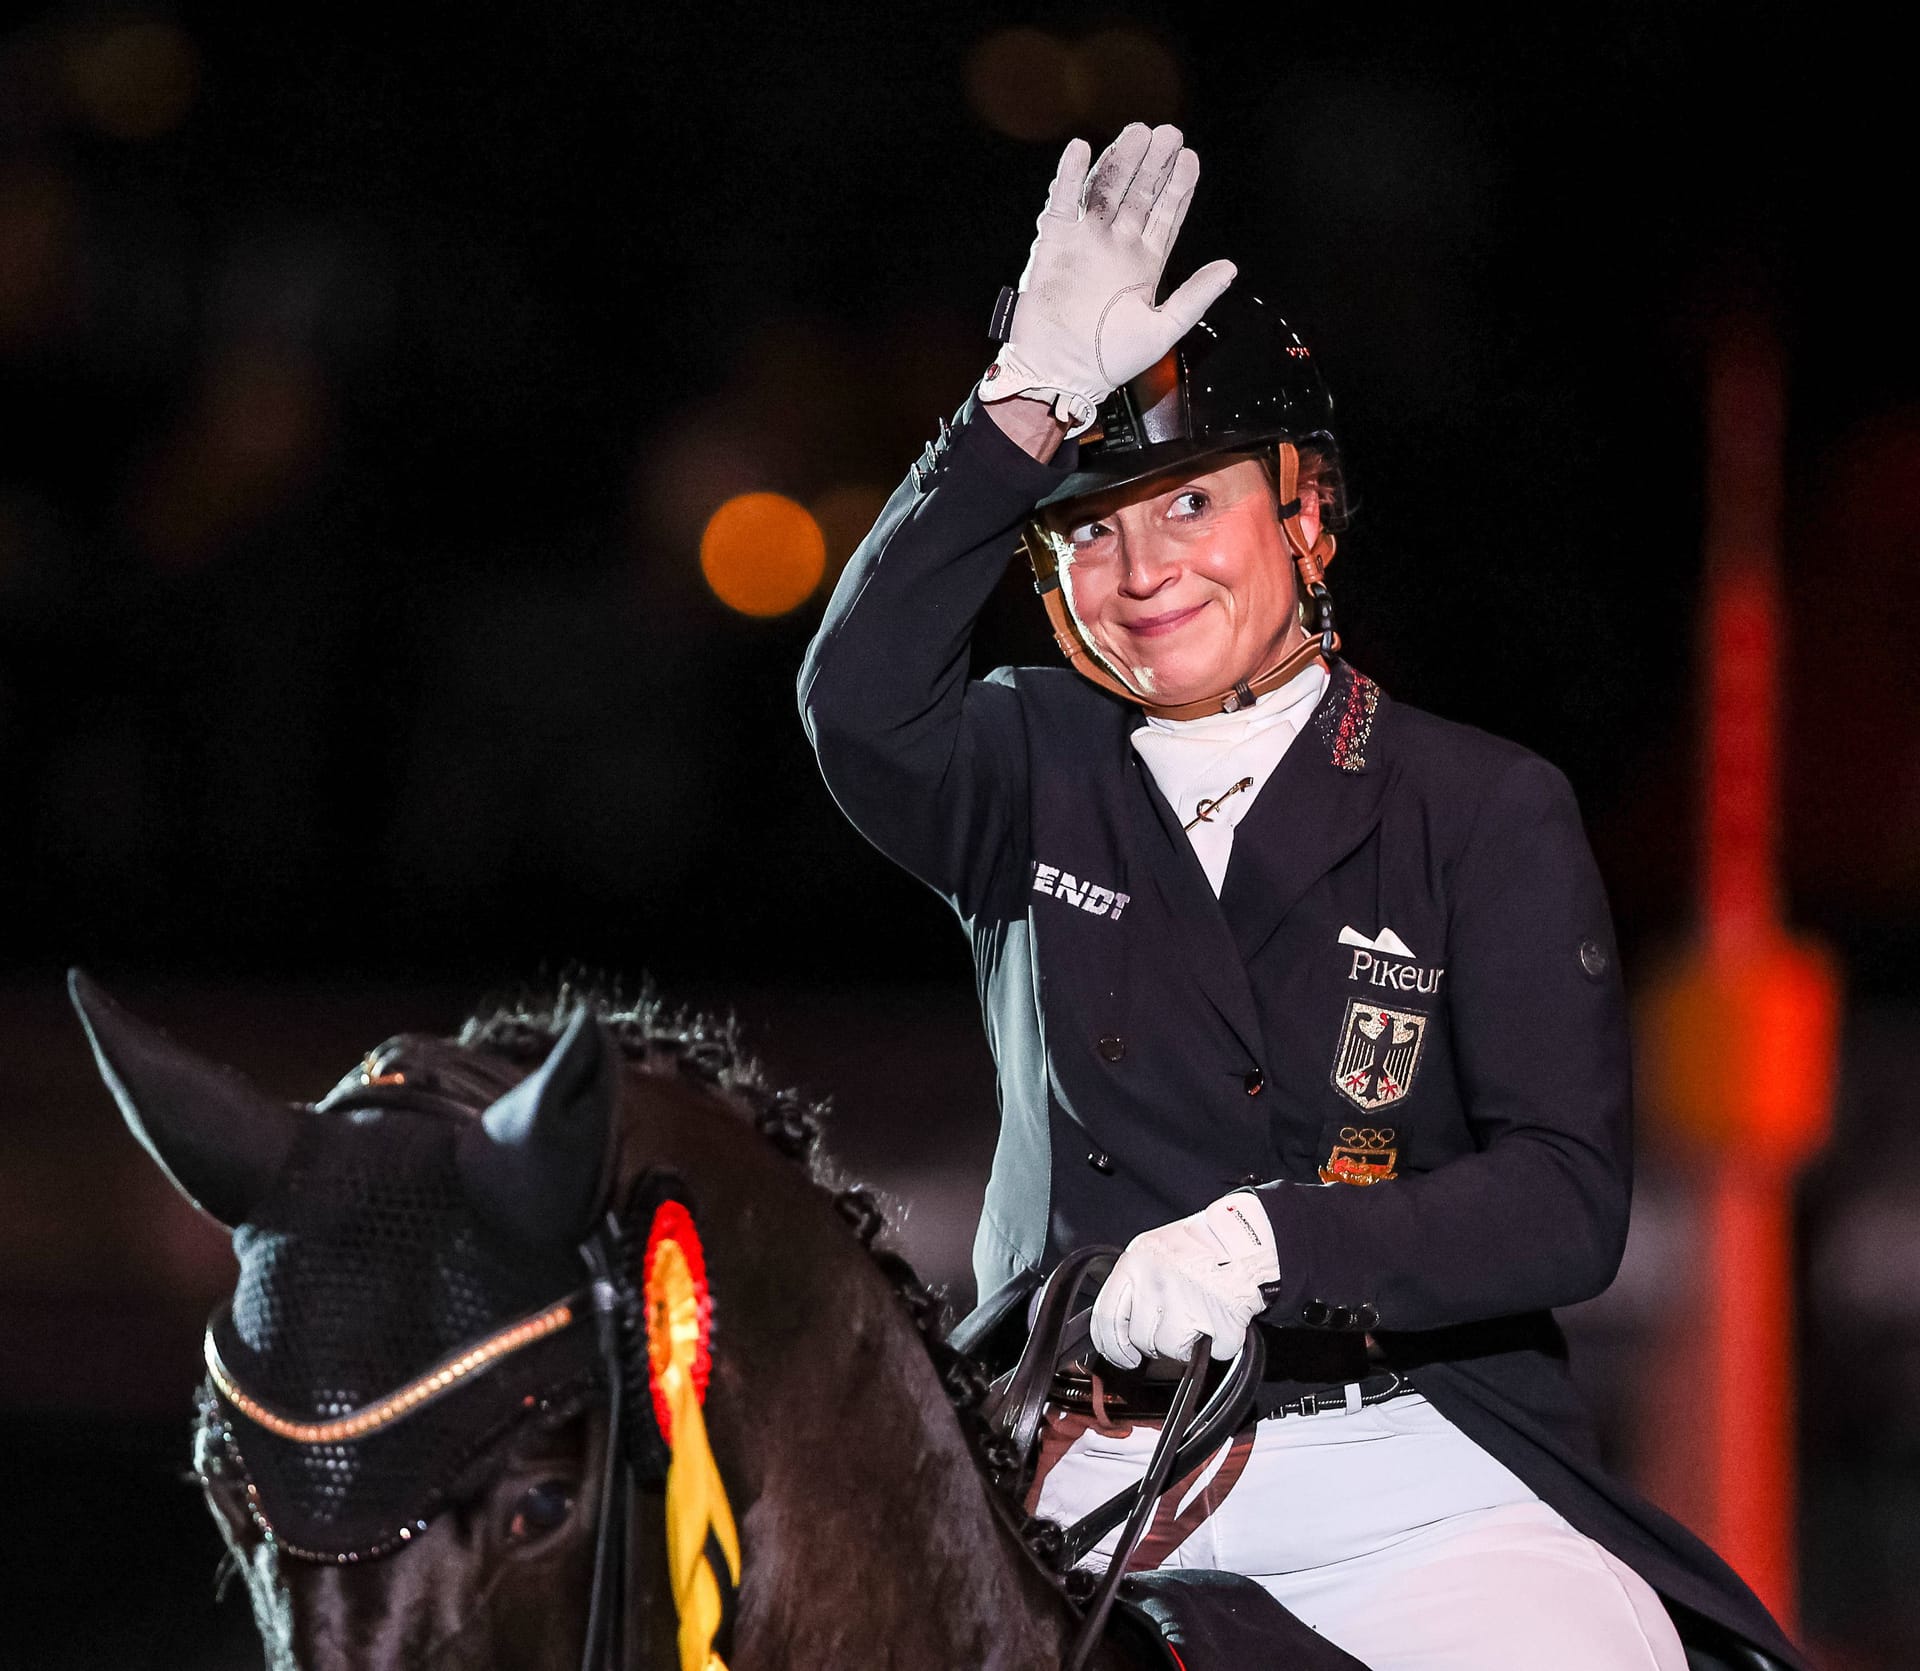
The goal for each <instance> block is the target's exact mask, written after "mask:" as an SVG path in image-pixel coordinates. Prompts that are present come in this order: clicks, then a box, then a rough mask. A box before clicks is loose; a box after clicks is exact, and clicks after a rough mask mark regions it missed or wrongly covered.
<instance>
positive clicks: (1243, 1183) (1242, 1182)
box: [1234, 1172, 1260, 1189]
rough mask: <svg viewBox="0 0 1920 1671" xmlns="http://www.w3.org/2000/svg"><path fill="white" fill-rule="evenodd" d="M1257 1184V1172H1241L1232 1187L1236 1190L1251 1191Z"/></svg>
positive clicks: (1258, 1176) (1258, 1175)
mask: <svg viewBox="0 0 1920 1671" xmlns="http://www.w3.org/2000/svg"><path fill="white" fill-rule="evenodd" d="M1259 1182H1260V1174H1259V1173H1258V1172H1242V1173H1241V1174H1240V1176H1239V1178H1238V1179H1237V1180H1235V1184H1234V1187H1235V1188H1236V1189H1252V1188H1253V1187H1254V1186H1255V1185H1256V1184H1258V1183H1259Z"/></svg>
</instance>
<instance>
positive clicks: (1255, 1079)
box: [1240, 1068, 1267, 1097]
mask: <svg viewBox="0 0 1920 1671" xmlns="http://www.w3.org/2000/svg"><path fill="white" fill-rule="evenodd" d="M1240 1083H1241V1084H1242V1085H1244V1086H1246V1088H1247V1095H1248V1096H1250V1097H1257V1096H1258V1095H1259V1094H1260V1093H1261V1092H1262V1091H1264V1090H1265V1089H1266V1088H1267V1076H1266V1075H1265V1074H1264V1073H1262V1072H1261V1071H1260V1070H1259V1069H1258V1068H1248V1069H1247V1072H1246V1077H1245V1078H1243V1079H1242V1080H1241V1081H1240Z"/></svg>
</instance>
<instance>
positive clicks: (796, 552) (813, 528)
mask: <svg viewBox="0 0 1920 1671" xmlns="http://www.w3.org/2000/svg"><path fill="white" fill-rule="evenodd" d="M826 566H827V541H826V536H825V535H823V534H822V533H821V532H820V524H819V523H817V522H815V521H814V519H813V517H812V515H811V514H810V513H809V512H808V510H807V508H806V506H804V505H797V504H795V503H794V502H793V500H791V499H788V498H786V497H785V496H784V495H782V494H778V493H742V494H738V495H736V496H735V497H734V498H732V499H729V500H728V501H727V502H726V503H725V504H724V505H722V506H721V507H720V508H719V509H718V510H717V511H715V512H714V513H713V515H712V516H711V517H710V518H708V520H707V528H706V532H705V533H703V534H702V535H701V536H700V572H701V573H702V574H704V575H705V576H706V577H707V584H708V585H709V586H711V587H712V588H713V592H714V596H715V597H717V598H718V599H719V600H720V601H721V602H722V603H724V604H725V605H726V606H727V607H728V608H729V609H737V610H738V611H739V612H740V613H741V614H742V615H759V616H772V615H784V614H786V613H787V612H788V610H791V609H798V608H799V607H800V605H801V604H803V603H805V602H806V601H807V599H808V597H810V596H811V595H812V593H813V589H814V588H815V587H816V586H818V585H819V584H820V577H821V575H822V574H823V573H825V572H826Z"/></svg>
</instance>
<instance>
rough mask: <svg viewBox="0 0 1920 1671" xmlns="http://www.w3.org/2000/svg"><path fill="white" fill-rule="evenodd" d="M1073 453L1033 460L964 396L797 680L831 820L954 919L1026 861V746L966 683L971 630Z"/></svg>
mask: <svg viewBox="0 0 1920 1671" xmlns="http://www.w3.org/2000/svg"><path fill="white" fill-rule="evenodd" d="M1001 404H1004V405H1008V406H1021V407H1029V406H1031V407H1035V408H1036V409H1037V410H1039V411H1040V412H1041V414H1042V415H1043V416H1048V415H1047V413H1046V408H1045V407H1044V406H1043V405H1040V404H1039V403H1036V402H1031V401H1017V400H1016V401H1008V402H1003V403H1001ZM1048 422H1050V423H1051V422H1053V420H1052V419H1051V417H1050V416H1048ZM1076 451H1077V449H1075V448H1072V447H1069V448H1067V449H1065V451H1064V452H1063V453H1062V454H1060V455H1059V456H1058V457H1057V458H1056V459H1055V461H1054V462H1044V461H1042V460H1041V459H1039V458H1037V457H1035V456H1032V455H1031V454H1030V453H1029V452H1028V451H1027V450H1026V449H1025V448H1023V447H1022V446H1020V445H1018V444H1017V443H1016V442H1015V441H1014V440H1013V439H1011V438H1010V437H1009V436H1008V435H1007V434H1006V433H1005V432H1004V431H1003V430H1002V429H1001V427H1000V426H999V425H998V424H996V423H994V422H993V421H991V420H990V419H989V418H988V417H987V416H986V414H985V413H984V412H983V411H982V410H981V407H980V403H979V402H978V400H977V399H976V398H969V399H968V401H967V402H966V404H965V405H964V406H962V408H961V409H960V413H959V415H958V418H957V419H956V421H955V422H954V424H953V425H952V426H951V428H950V429H947V430H944V431H943V434H942V436H941V438H940V439H939V440H937V441H936V442H935V443H934V444H933V446H932V447H931V448H930V449H929V450H928V452H927V453H925V454H923V455H922V457H921V460H920V462H919V463H917V464H916V465H915V466H914V468H913V470H912V472H911V473H910V474H909V475H908V477H907V479H906V480H905V481H904V482H902V483H901V485H900V486H899V488H897V489H896V490H895V492H894V494H893V497H892V498H891V499H890V500H889V501H888V502H887V507H886V509H885V510H884V511H883V512H882V513H881V516H880V520H879V521H878V522H877V523H875V525H874V527H873V531H872V532H871V533H869V534H868V536H867V537H866V539H865V540H864V541H862V542H861V545H860V548H859V550H858V551H856V552H855V553H854V555H853V558H852V560H851V561H850V562H849V563H848V564H847V567H846V571H845V573H843V574H842V575H841V577H840V582H839V584H838V585H837V586H836V587H835V588H834V593H833V597H832V599H831V600H830V601H829V602H828V604H827V609H826V615H825V617H824V619H823V620H822V621H821V623H820V630H819V632H818V633H816V634H815V636H814V640H813V643H812V644H811V645H810V646H809V647H808V650H807V656H806V660H805V662H804V663H803V664H802V667H801V670H800V681H799V696H800V711H801V714H802V717H803V719H804V721H805V723H806V728H807V734H808V737H809V738H810V739H811V740H812V742H813V745H814V749H815V751H816V753H817V754H818V756H819V760H820V769H821V772H822V774H823V775H824V776H825V778H826V780H827V785H828V787H829V788H830V789H831V790H832V791H833V795H834V798H835V800H837V801H838V802H839V804H840V806H841V809H842V810H843V811H844V812H845V813H846V814H847V816H848V817H849V818H850V819H851V820H852V821H853V823H854V824H855V825H856V826H857V827H858V828H859V830H860V831H861V833H862V834H864V835H865V836H866V837H867V838H868V840H870V841H872V842H873V843H874V844H875V845H876V846H877V847H879V848H880V849H881V851H882V852H884V853H886V854H887V855H888V856H889V857H890V858H892V859H893V860H894V861H895V862H896V863H898V864H901V865H903V866H905V867H906V868H907V869H908V870H911V871H912V872H913V873H914V874H915V875H917V876H919V877H921V878H922V880H924V881H926V882H928V883H929V884H930V885H932V886H933V887H935V888H936V889H938V890H939V891H940V892H942V893H944V894H947V895H949V896H950V897H952V898H953V899H955V901H956V902H957V903H960V904H961V905H962V906H963V908H964V906H965V905H966V903H967V902H968V901H969V900H975V899H977V898H978V897H979V894H980V891H981V889H982V888H983V887H984V886H986V885H987V884H988V882H989V881H990V878H991V874H993V873H997V872H998V870H1000V869H1002V868H1004V867H1005V865H1006V864H1007V863H1008V862H1010V856H1011V862H1015V863H1021V862H1024V860H1023V858H1022V856H1021V855H1023V854H1024V847H1023V846H1021V842H1022V841H1023V839H1024V838H1023V836H1022V835H1021V832H1022V830H1023V828H1024V813H1023V808H1024V805H1025V794H1026V762H1025V752H1024V735H1023V733H1022V732H1021V731H1020V728H1019V726H1018V723H1017V720H1016V716H1015V715H1014V712H1013V706H1014V701H1015V698H1014V694H1013V692H1012V691H1011V690H1009V689H1007V688H1006V687H1004V686H1002V685H997V684H992V683H985V682H981V681H977V680H970V679H969V678H968V652H969V649H970V646H971V642H972V637H973V628H974V622H975V620H976V619H977V618H978V616H979V614H980V611H981V609H982V608H984V607H985V605H986V601H987V599H988V598H989V597H990V596H991V595H992V593H993V590H994V588H995V587H996V586H997V585H998V584H999V582H1000V578H1001V576H1002V575H1003V574H1005V572H1006V567H1007V561H1008V559H1009V558H1010V557H1011V556H1012V554H1013V551H1014V549H1015V545H1016V540H1017V535H1018V531H1019V528H1020V525H1021V523H1022V522H1023V521H1024V520H1025V519H1026V517H1027V515H1028V514H1029V512H1030V511H1031V510H1032V508H1033V506H1034V504H1035V503H1036V502H1037V501H1038V500H1039V499H1041V498H1042V497H1044V496H1045V494H1046V493H1047V492H1048V490H1049V489H1050V488H1051V487H1052V486H1053V485H1054V483H1055V482H1056V481H1057V480H1058V478H1059V474H1060V472H1061V471H1062V470H1065V469H1071V468H1072V464H1073V458H1074V455H1075V453H1076ZM1015 848H1019V852H1018V853H1015V852H1014V849H1015Z"/></svg>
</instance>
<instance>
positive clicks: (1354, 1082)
mask: <svg viewBox="0 0 1920 1671" xmlns="http://www.w3.org/2000/svg"><path fill="white" fill-rule="evenodd" d="M1426 1042H1427V1018H1426V1017H1425V1016H1424V1015H1421V1014H1419V1013H1418V1012H1417V1011H1414V1010H1389V1009H1382V1008H1381V1007H1380V1006H1379V1005H1378V1004H1370V1003H1368V1002H1367V1001H1366V1000H1365V999H1363V998H1350V999H1348V1000H1347V1013H1346V1018H1345V1019H1344V1020H1343V1021H1342V1023H1341V1026H1340V1044H1339V1047H1338V1048H1337V1049H1336V1050H1335V1051H1334V1054H1333V1083H1334V1088H1335V1089H1336V1090H1338V1091H1339V1093H1340V1094H1341V1095H1342V1096H1343V1097H1345V1098H1346V1099H1347V1100H1348V1101H1349V1102H1351V1103H1353V1104H1354V1105H1355V1106H1356V1107H1359V1108H1368V1109H1372V1108H1384V1107H1386V1105H1387V1104H1388V1103H1390V1102H1398V1101H1399V1100H1400V1099H1401V1098H1402V1097H1404V1096H1405V1095H1406V1094H1407V1092H1408V1091H1409V1090H1411V1089H1412V1088H1413V1076H1414V1073H1415V1072H1416V1071H1417V1070H1418V1068H1419V1066H1420V1052H1421V1050H1422V1048H1423V1047H1424V1046H1425V1044H1426Z"/></svg>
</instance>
